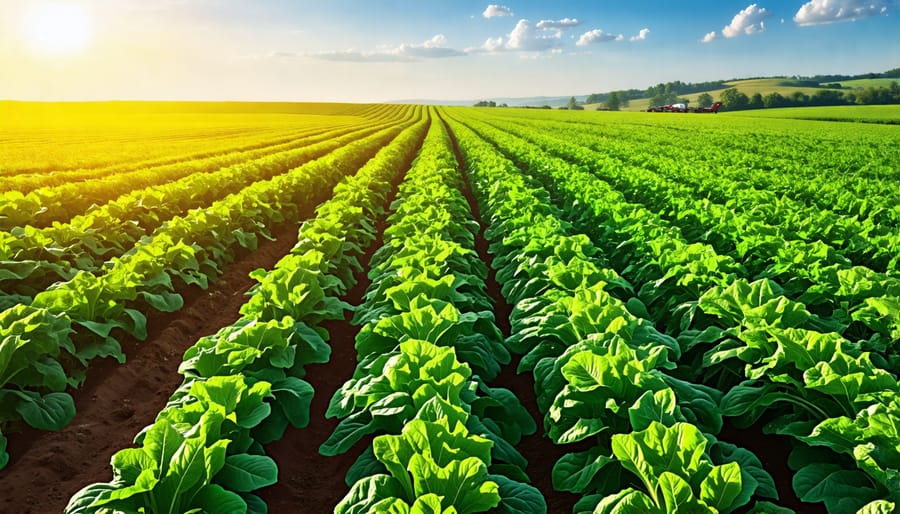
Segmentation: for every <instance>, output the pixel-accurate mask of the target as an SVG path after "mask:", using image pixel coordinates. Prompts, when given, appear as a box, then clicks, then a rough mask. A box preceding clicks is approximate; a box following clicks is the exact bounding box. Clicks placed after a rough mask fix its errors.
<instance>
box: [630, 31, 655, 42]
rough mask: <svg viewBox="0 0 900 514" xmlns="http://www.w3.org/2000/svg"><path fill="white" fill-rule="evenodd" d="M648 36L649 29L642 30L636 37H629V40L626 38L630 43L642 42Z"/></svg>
mask: <svg viewBox="0 0 900 514" xmlns="http://www.w3.org/2000/svg"><path fill="white" fill-rule="evenodd" d="M649 35H650V29H647V28H643V29H641V30H640V31H639V32H638V33H637V35H636V36H631V37H630V38H628V40H629V41H632V42H633V41H643V40H645V39H647V36H649Z"/></svg>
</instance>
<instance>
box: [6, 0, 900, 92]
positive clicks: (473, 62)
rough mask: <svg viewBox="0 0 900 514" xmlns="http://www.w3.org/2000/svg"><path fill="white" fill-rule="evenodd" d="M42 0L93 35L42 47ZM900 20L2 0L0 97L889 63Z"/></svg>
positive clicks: (164, 0) (601, 85)
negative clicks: (63, 8) (39, 10)
mask: <svg viewBox="0 0 900 514" xmlns="http://www.w3.org/2000/svg"><path fill="white" fill-rule="evenodd" d="M39 4H49V5H51V6H59V5H66V6H69V7H71V6H74V7H73V8H72V9H75V10H76V11H77V12H79V13H82V14H83V16H81V15H79V16H81V17H83V18H84V19H85V20H87V21H83V22H82V24H83V25H84V27H87V28H83V30H82V32H85V31H86V32H85V33H86V34H87V35H85V34H81V36H83V39H86V40H85V41H81V40H78V44H77V45H76V44H75V43H74V42H72V43H66V42H65V41H64V42H63V43H62V46H63V47H65V46H66V44H68V45H69V46H71V48H69V49H68V50H65V48H63V51H59V50H58V49H57V51H56V52H55V53H50V52H48V51H46V48H43V49H42V47H40V46H39V45H38V44H37V43H36V42H35V39H36V38H39V37H40V31H41V30H42V29H41V25H40V23H41V21H40V20H41V16H48V15H43V14H41V15H35V14H34V12H33V10H34V6H35V5H39ZM42 12H43V11H42ZM49 12H51V13H53V12H66V13H68V14H66V16H65V17H66V18H68V19H70V20H71V19H74V18H79V16H72V14H71V13H72V12H73V11H72V10H71V9H70V10H69V11H61V10H59V9H57V10H56V11H53V9H51V10H50V11H49ZM36 16H37V19H38V21H37V22H34V21H33V20H34V19H35V18H36ZM49 16H51V17H52V16H53V15H52V14H50V15H49ZM79 19H80V18H79ZM23 20H32V21H29V22H28V23H29V24H31V25H34V24H35V23H37V24H38V27H37V28H36V29H32V31H31V32H30V33H25V32H23V29H22V26H23V25H27V24H26V23H25V22H24V21H23ZM48 23H49V21H48ZM72 23H74V22H72ZM48 26H50V25H48ZM35 31H37V32H38V35H35ZM65 31H66V29H65V28H64V29H62V32H63V33H64V32H65ZM57 32H59V29H57ZM898 34H900V0H865V1H861V0H812V1H803V0H799V1H768V2H767V1H764V0H760V1H758V2H755V3H751V2H748V1H742V2H735V1H711V0H710V1H700V0H682V1H681V2H678V3H677V5H676V4H675V3H670V2H659V1H654V2H647V1H640V0H632V1H627V0H626V1H619V0H602V1H601V0H594V1H556V2H552V3H551V2H534V1H515V0H511V1H503V2H501V3H498V4H491V3H490V2H476V1H449V0H446V1H431V2H425V1H411V0H388V1H378V2H372V1H362V0H337V1H327V2H313V1H305V0H299V1H297V0H253V1H248V0H28V1H25V0H0V70H2V71H0V98H15V99H35V100H82V99H110V98H118V99H195V100H202V99H209V100H224V99H233V100H311V101H325V100H333V101H385V100H396V99H425V98H428V99H445V100H468V99H480V98H488V97H520V96H538V95H551V96H555V95H572V94H587V93H591V92H604V91H609V90H613V89H623V88H632V87H634V88H644V87H646V86H648V85H652V84H655V83H658V82H663V81H671V80H682V81H685V82H690V81H702V80H713V79H722V78H735V77H749V76H764V75H795V74H799V75H809V74H820V73H821V74H825V73H848V74H854V73H864V72H869V71H884V70H886V69H889V68H895V67H900V36H898ZM73 41H74V40H73ZM45 46H46V45H45ZM57 46H60V45H57ZM10 70H15V71H14V72H11V71H10Z"/></svg>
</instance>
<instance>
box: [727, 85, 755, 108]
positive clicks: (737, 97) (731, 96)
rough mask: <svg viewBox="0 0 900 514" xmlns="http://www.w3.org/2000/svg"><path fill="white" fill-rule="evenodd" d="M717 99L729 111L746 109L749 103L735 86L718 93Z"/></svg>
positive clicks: (745, 96)
mask: <svg viewBox="0 0 900 514" xmlns="http://www.w3.org/2000/svg"><path fill="white" fill-rule="evenodd" d="M719 101H720V102H722V105H723V106H724V107H725V108H726V109H728V110H729V111H740V110H742V109H746V108H747V106H748V105H749V103H750V99H749V98H747V95H745V94H744V93H741V92H740V91H738V90H737V89H736V88H733V87H732V88H729V89H726V90H725V91H722V93H720V94H719Z"/></svg>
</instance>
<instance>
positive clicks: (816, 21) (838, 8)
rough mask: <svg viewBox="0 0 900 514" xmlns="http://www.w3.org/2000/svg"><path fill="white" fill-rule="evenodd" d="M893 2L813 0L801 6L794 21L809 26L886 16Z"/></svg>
mask: <svg viewBox="0 0 900 514" xmlns="http://www.w3.org/2000/svg"><path fill="white" fill-rule="evenodd" d="M891 4H892V2H891V1H890V0H812V1H810V2H806V3H805V4H803V5H802V6H801V7H800V9H799V10H798V11H797V14H796V15H794V21H795V22H796V23H797V25H800V26H809V25H820V24H823V23H834V22H838V21H855V20H859V19H862V18H871V17H873V16H884V15H886V14H888V13H889V12H890V10H891V7H892V5H891Z"/></svg>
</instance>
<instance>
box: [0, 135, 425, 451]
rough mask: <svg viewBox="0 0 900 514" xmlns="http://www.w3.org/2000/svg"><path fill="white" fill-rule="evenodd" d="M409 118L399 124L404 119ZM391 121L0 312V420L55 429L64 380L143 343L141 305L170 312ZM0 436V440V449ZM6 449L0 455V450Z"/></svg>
mask: <svg viewBox="0 0 900 514" xmlns="http://www.w3.org/2000/svg"><path fill="white" fill-rule="evenodd" d="M411 123H412V122H408V124H411ZM402 128H403V127H402V126H399V125H398V126H395V127H389V128H386V129H383V130H381V131H379V132H377V133H375V134H373V135H371V136H368V137H366V138H363V139H360V140H358V141H356V142H354V143H351V144H349V145H347V146H345V147H343V148H341V149H339V150H337V151H335V152H333V153H332V154H329V155H328V156H326V157H323V158H320V159H317V160H315V161H312V162H309V163H307V164H305V165H303V166H301V167H299V168H296V169H294V170H291V171H290V172H288V173H286V174H282V175H279V176H277V177H275V178H273V179H271V180H267V181H259V182H256V183H254V184H253V185H251V186H248V187H247V188H245V189H243V190H241V191H240V192H239V193H235V194H232V195H229V196H227V197H226V198H224V199H222V200H219V201H217V202H214V203H213V204H212V205H211V206H210V207H208V208H205V209H197V210H193V211H191V212H190V213H189V214H188V215H187V216H185V217H183V218H182V217H175V218H173V219H171V220H169V221H167V222H165V223H164V224H163V225H161V226H160V227H159V228H158V229H157V230H156V231H155V232H154V233H153V235H152V236H150V237H148V238H146V239H144V240H142V241H140V242H139V243H138V244H137V245H135V247H134V249H132V250H131V251H129V252H128V253H127V254H125V255H124V256H123V257H121V258H114V259H112V260H111V261H110V265H109V267H108V268H107V269H106V270H105V272H104V273H102V274H100V275H93V274H91V273H87V272H79V273H77V274H76V275H75V277H73V278H72V279H71V280H69V281H67V282H60V283H58V284H56V285H54V286H53V287H51V288H50V289H47V290H46V291H43V292H41V293H39V294H38V295H36V296H35V297H34V300H33V301H32V302H31V304H30V305H17V306H15V307H12V308H10V309H8V310H6V311H3V312H0V354H3V355H4V359H3V360H2V361H0V394H2V395H4V399H5V400H6V401H4V402H2V404H0V405H2V411H0V426H2V427H3V429H6V427H7V426H8V425H9V424H10V422H18V421H20V420H22V421H24V422H25V423H27V424H28V425H31V426H32V427H35V428H38V429H42V430H58V429H60V428H62V427H63V426H65V425H67V424H68V423H69V421H70V420H71V419H72V417H73V416H74V414H75V406H74V403H73V401H72V398H71V396H70V395H69V394H68V393H66V392H65V389H66V386H72V387H77V386H78V385H79V384H80V383H81V382H82V381H83V379H84V375H85V371H84V370H85V369H86V367H87V366H88V365H89V363H90V362H91V361H92V360H94V359H96V358H103V357H113V358H115V359H117V360H119V362H124V360H125V355H124V353H123V352H122V349H121V345H120V343H119V338H121V337H122V336H121V335H120V334H121V333H123V332H124V333H125V334H127V335H130V336H132V337H134V338H136V339H138V340H143V339H144V338H145V337H146V334H147V326H146V321H147V320H146V315H145V314H144V313H143V312H142V310H144V309H146V308H147V307H149V308H151V309H154V310H157V311H163V312H173V311H177V310H179V309H180V308H181V307H182V305H183V299H182V297H181V295H180V294H179V293H178V292H177V289H179V288H181V287H183V286H191V285H195V286H198V287H200V288H203V289H205V288H206V287H207V286H208V282H209V280H210V278H214V277H216V276H217V275H218V274H219V273H220V267H221V266H222V265H224V264H226V263H228V262H230V261H231V260H232V259H233V258H234V256H235V255H236V252H237V251H238V250H239V249H240V248H244V249H248V250H253V249H255V248H256V245H257V242H258V239H257V238H258V237H271V236H270V234H269V232H270V228H271V227H272V226H274V225H276V224H280V223H284V222H287V221H292V222H296V221H298V220H300V219H302V216H304V215H305V212H307V211H311V209H312V207H313V206H314V205H316V204H318V203H320V202H322V201H324V200H325V199H326V198H327V195H328V194H329V193H330V191H331V189H332V188H333V186H334V185H335V184H337V183H338V182H339V181H340V179H342V178H343V177H345V176H347V175H349V174H351V173H353V172H355V171H356V170H357V169H359V167H360V166H362V164H364V163H365V162H366V161H367V160H368V159H369V158H370V157H372V156H374V155H375V153H376V152H377V150H378V149H379V148H381V147H382V146H384V145H385V144H386V143H387V142H388V141H390V140H391V139H393V138H394V137H395V136H396V135H397V134H398V133H399V132H400V131H401V129H402ZM0 437H2V435H0ZM5 441H6V439H5V438H3V439H2V440H0V447H3V446H5ZM3 455H4V456H5V455H6V454H5V452H4V453H3Z"/></svg>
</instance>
